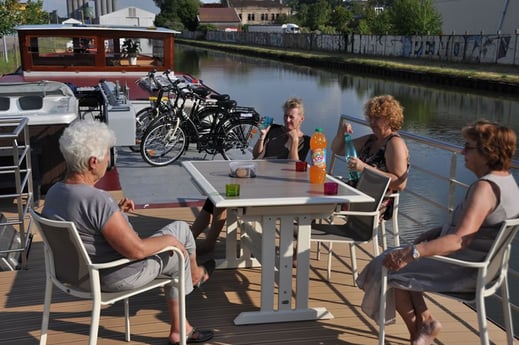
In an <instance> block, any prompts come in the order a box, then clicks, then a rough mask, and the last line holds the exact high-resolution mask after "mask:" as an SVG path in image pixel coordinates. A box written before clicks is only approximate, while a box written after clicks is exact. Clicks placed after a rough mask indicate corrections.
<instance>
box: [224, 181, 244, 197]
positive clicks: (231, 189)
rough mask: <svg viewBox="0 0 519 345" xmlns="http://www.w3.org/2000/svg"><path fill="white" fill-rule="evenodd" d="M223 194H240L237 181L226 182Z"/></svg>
mask: <svg viewBox="0 0 519 345" xmlns="http://www.w3.org/2000/svg"><path fill="white" fill-rule="evenodd" d="M225 196H231V197H232V196H240V185H239V184H237V183H228V184H226V185H225Z"/></svg>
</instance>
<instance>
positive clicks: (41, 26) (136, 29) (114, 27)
mask: <svg viewBox="0 0 519 345" xmlns="http://www.w3.org/2000/svg"><path fill="white" fill-rule="evenodd" d="M16 30H17V31H25V30H45V31H46V30H51V31H56V32H58V31H59V30H78V31H82V30H99V31H103V30H108V31H125V32H129V31H132V32H160V33H171V34H178V33H180V32H179V31H175V30H170V29H166V28H162V27H141V26H125V25H90V24H81V25H79V24H72V25H70V24H65V25H62V24H34V25H19V26H17V27H16Z"/></svg>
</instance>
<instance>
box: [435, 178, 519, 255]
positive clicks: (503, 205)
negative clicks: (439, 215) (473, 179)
mask: <svg viewBox="0 0 519 345" xmlns="http://www.w3.org/2000/svg"><path fill="white" fill-rule="evenodd" d="M480 180H485V181H489V182H491V183H493V184H495V185H496V186H497V188H496V190H497V192H498V193H499V195H497V198H498V200H499V202H498V205H497V206H496V209H495V210H494V211H493V212H492V213H490V214H489V215H488V216H487V217H486V218H485V220H484V222H483V224H482V225H481V227H480V228H479V231H478V232H477V233H476V234H475V235H474V238H473V240H472V242H471V243H470V245H469V246H468V247H467V248H465V249H463V250H461V251H459V252H456V253H453V254H452V255H450V256H452V257H456V258H461V259H464V260H471V259H472V260H481V259H483V258H484V257H485V255H486V253H487V252H488V250H489V249H490V246H492V243H493V241H494V238H495V236H496V233H497V231H498V230H499V228H500V226H501V223H502V222H503V221H504V220H506V219H509V218H515V217H516V216H518V215H519V202H518V200H519V187H518V186H517V182H516V181H515V179H514V177H513V176H512V175H511V174H510V175H507V176H498V175H492V174H488V175H485V176H483V177H481V178H480ZM473 186H474V184H472V185H471V186H470V187H469V190H468V191H467V194H468V192H469V191H470V188H472V187H473ZM466 207H467V201H466V199H465V200H463V202H461V203H460V204H459V205H458V206H457V207H456V209H455V210H454V213H453V214H452V217H451V221H450V222H449V223H448V224H446V225H445V226H444V227H443V230H442V235H443V234H444V233H450V232H453V231H455V229H456V226H457V224H458V223H459V222H460V218H461V215H462V214H463V210H464V209H465V208H466Z"/></svg>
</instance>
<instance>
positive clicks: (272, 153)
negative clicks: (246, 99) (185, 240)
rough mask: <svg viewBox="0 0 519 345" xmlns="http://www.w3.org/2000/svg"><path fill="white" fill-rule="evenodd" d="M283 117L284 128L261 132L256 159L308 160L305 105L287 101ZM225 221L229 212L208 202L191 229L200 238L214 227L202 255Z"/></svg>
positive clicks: (205, 242)
mask: <svg viewBox="0 0 519 345" xmlns="http://www.w3.org/2000/svg"><path fill="white" fill-rule="evenodd" d="M283 114H284V116H283V119H284V122H285V125H284V126H280V125H276V124H273V125H271V126H269V127H267V128H265V129H262V130H261V137H260V138H259V139H258V141H257V142H256V144H255V145H254V149H253V151H252V154H253V157H254V159H263V158H277V159H295V160H305V159H306V155H307V154H308V150H309V149H310V137H309V136H308V135H305V134H304V133H303V131H302V130H301V125H302V123H303V121H304V119H305V110H304V106H303V102H302V101H301V100H300V99H298V98H290V99H288V100H287V101H286V102H285V103H284V104H283ZM211 217H212V222H211ZM226 220H227V213H226V210H225V209H222V208H215V207H214V204H213V203H212V201H211V200H209V199H206V201H205V204H204V206H203V207H202V210H201V211H200V214H199V215H198V217H196V219H195V222H194V223H193V226H192V228H191V231H192V232H193V236H194V237H195V238H197V237H198V236H199V235H200V234H201V233H202V232H203V231H204V230H205V229H206V228H207V226H208V225H209V223H211V228H210V229H209V231H208V233H207V236H206V240H205V241H204V242H203V244H202V245H201V246H200V245H199V246H198V253H199V254H205V253H208V252H211V251H212V250H213V249H214V246H215V244H216V240H217V239H218V236H220V232H221V231H222V229H223V227H224V225H225V222H226Z"/></svg>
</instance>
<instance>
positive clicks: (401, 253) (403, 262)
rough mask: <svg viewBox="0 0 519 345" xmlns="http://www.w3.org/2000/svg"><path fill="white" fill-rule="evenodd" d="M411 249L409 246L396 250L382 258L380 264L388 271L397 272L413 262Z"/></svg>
mask: <svg viewBox="0 0 519 345" xmlns="http://www.w3.org/2000/svg"><path fill="white" fill-rule="evenodd" d="M413 260H414V259H413V248H412V247H411V246H407V247H403V248H396V249H394V250H392V251H391V252H389V253H387V254H386V256H384V259H383V261H382V264H383V265H384V266H386V267H387V269H388V270H391V271H398V270H400V269H402V268H404V267H405V266H407V265H408V264H409V263H410V262H411V261H413Z"/></svg>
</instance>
